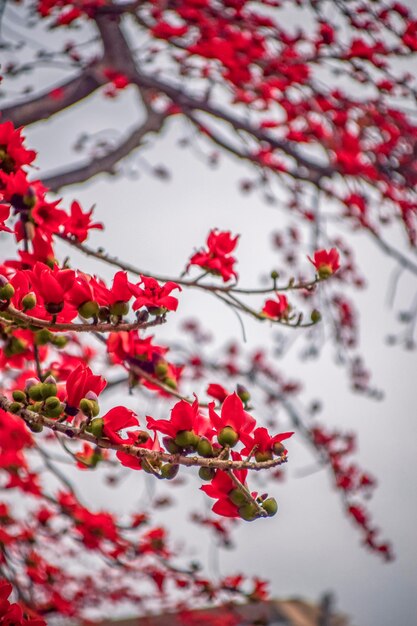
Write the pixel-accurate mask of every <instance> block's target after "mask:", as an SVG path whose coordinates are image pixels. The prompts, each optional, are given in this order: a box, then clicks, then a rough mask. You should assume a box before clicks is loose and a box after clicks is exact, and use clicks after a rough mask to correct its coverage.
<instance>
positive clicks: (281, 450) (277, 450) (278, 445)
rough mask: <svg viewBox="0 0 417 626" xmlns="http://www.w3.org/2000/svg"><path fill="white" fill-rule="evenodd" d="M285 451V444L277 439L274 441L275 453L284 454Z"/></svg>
mask: <svg viewBox="0 0 417 626" xmlns="http://www.w3.org/2000/svg"><path fill="white" fill-rule="evenodd" d="M284 453H285V446H284V445H283V444H282V443H281V442H280V441H276V442H275V443H274V454H276V455H277V456H282V455H283V454H284Z"/></svg>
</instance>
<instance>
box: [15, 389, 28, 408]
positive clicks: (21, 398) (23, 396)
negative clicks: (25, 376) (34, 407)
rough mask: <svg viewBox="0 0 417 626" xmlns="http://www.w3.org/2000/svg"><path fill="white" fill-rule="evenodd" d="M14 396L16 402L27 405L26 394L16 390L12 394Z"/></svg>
mask: <svg viewBox="0 0 417 626" xmlns="http://www.w3.org/2000/svg"><path fill="white" fill-rule="evenodd" d="M12 396H13V400H15V402H23V403H24V404H26V402H27V398H26V394H25V392H24V391H22V390H21V389H15V390H14V391H13V393H12Z"/></svg>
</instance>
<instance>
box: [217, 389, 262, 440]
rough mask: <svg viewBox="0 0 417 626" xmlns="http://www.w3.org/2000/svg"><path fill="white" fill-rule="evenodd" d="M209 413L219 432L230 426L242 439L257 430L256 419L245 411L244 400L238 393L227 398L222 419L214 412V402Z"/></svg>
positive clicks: (222, 409)
mask: <svg viewBox="0 0 417 626" xmlns="http://www.w3.org/2000/svg"><path fill="white" fill-rule="evenodd" d="M209 412H210V419H211V423H212V424H213V426H214V427H215V429H216V430H217V432H220V431H221V430H223V428H226V427H227V426H229V427H230V428H232V429H233V430H234V431H235V432H236V433H237V434H238V435H239V437H240V436H241V435H249V434H250V433H251V432H252V431H253V429H254V428H255V424H256V421H255V419H254V418H253V417H252V416H251V415H249V413H246V411H245V410H244V409H243V403H242V400H241V399H240V398H239V396H238V395H237V393H233V394H231V395H230V396H227V398H226V399H225V401H224V402H223V404H222V408H221V417H219V416H218V415H217V413H216V412H215V410H214V402H211V403H210V404H209Z"/></svg>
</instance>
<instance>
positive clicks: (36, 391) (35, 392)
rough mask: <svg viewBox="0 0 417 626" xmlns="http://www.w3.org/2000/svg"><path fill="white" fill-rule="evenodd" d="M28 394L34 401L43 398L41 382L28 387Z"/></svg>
mask: <svg viewBox="0 0 417 626" xmlns="http://www.w3.org/2000/svg"><path fill="white" fill-rule="evenodd" d="M28 394H29V398H30V399H31V400H34V401H35V402H39V401H41V400H42V399H43V396H42V383H37V384H36V385H32V386H31V387H29V389H28Z"/></svg>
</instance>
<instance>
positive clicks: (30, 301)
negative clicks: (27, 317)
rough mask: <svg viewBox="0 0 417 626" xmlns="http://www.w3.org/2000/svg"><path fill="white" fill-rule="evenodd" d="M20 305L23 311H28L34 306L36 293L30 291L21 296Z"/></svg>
mask: <svg viewBox="0 0 417 626" xmlns="http://www.w3.org/2000/svg"><path fill="white" fill-rule="evenodd" d="M22 306H23V310H24V311H30V310H31V309H33V308H35V306H36V295H35V294H34V293H33V291H30V292H29V293H28V294H26V295H25V297H24V298H22Z"/></svg>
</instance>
